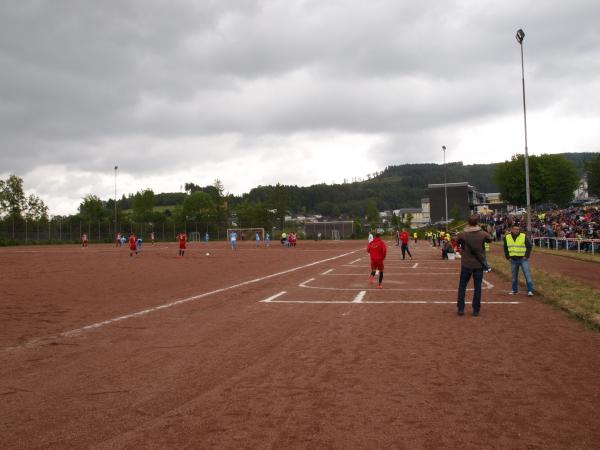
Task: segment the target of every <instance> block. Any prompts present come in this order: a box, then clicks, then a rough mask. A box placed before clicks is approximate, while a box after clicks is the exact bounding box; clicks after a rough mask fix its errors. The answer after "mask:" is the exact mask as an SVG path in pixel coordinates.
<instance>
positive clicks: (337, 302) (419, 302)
mask: <svg viewBox="0 0 600 450" xmlns="http://www.w3.org/2000/svg"><path fill="white" fill-rule="evenodd" d="M263 301H264V300H263ZM269 303H304V304H306V303H309V304H310V303H314V304H319V305H324V304H329V305H352V304H360V305H369V304H371V305H385V304H396V305H456V300H454V301H438V300H382V301H377V300H367V301H360V302H356V301H354V300H353V301H348V300H272V301H270V302H269ZM481 304H482V305H520V304H521V302H494V301H490V302H485V301H482V302H481Z"/></svg>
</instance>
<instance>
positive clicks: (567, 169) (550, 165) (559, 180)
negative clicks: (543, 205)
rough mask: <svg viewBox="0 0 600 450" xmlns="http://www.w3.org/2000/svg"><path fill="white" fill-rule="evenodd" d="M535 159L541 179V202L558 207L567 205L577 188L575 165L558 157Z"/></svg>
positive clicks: (539, 157)
mask: <svg viewBox="0 0 600 450" xmlns="http://www.w3.org/2000/svg"><path fill="white" fill-rule="evenodd" d="M537 158H538V163H539V166H540V175H541V177H542V185H543V193H542V197H543V201H545V202H552V203H556V204H557V205H559V206H566V205H568V204H569V202H570V201H571V200H573V195H574V191H575V189H577V186H579V175H578V174H577V168H576V167H575V164H573V163H572V162H571V161H569V160H567V159H566V158H565V157H563V156H560V155H541V156H538V157H537Z"/></svg>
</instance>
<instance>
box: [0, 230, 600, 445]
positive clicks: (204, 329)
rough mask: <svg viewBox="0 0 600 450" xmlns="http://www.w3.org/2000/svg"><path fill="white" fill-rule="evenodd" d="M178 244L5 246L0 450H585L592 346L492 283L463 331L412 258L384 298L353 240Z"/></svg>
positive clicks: (429, 252)
mask: <svg viewBox="0 0 600 450" xmlns="http://www.w3.org/2000/svg"><path fill="white" fill-rule="evenodd" d="M190 247H191V248H190V249H189V250H188V253H187V254H186V256H185V257H183V258H179V257H178V256H177V248H176V246H175V245H174V244H171V245H165V244H160V245H155V246H154V247H150V246H148V247H146V248H144V249H143V251H142V252H141V254H140V255H138V256H137V257H133V258H130V257H129V255H128V252H127V251H126V250H125V249H116V248H112V247H109V246H93V247H90V248H88V249H86V250H84V249H80V248H78V247H28V248H25V247H21V248H10V249H2V250H0V271H1V273H2V280H1V283H0V320H1V322H0V362H1V364H0V399H1V401H0V442H2V447H3V448H48V447H52V448H75V447H92V448H106V449H108V448H182V447H189V448H392V447H393V448H440V447H446V448H531V447H533V448H594V447H597V446H598V442H600V421H598V417H600V390H599V389H598V386H599V385H600V334H598V333H595V332H590V331H587V330H585V329H584V327H583V326H582V325H581V324H580V323H578V322H574V321H571V320H569V319H568V318H567V317H566V316H565V315H564V314H562V313H560V312H559V311H556V310H554V309H552V308H551V307H549V306H547V305H544V304H542V303H540V302H538V301H536V300H535V298H534V299H529V298H527V297H526V296H524V295H518V296H516V297H513V296H509V295H507V292H508V291H509V290H510V286H509V283H507V282H505V281H502V280H500V279H498V278H496V277H495V276H494V274H493V272H492V274H490V276H487V275H486V278H485V279H486V281H487V283H486V284H485V286H484V288H485V289H484V294H483V299H484V302H483V304H482V310H481V312H482V315H481V316H480V317H472V316H471V315H470V309H468V314H467V315H465V316H464V317H458V316H457V315H456V306H455V299H456V288H457V284H458V270H459V264H460V263H459V262H457V261H454V262H453V261H446V262H443V261H441V260H440V259H439V253H438V252H437V251H436V250H435V249H432V248H431V247H429V246H428V245H427V244H425V243H422V242H421V243H419V244H418V245H416V246H414V245H413V246H412V248H411V250H412V251H413V256H414V259H413V260H412V261H401V260H400V256H399V251H398V248H397V247H394V246H390V250H389V254H388V258H387V259H386V270H385V278H384V289H382V290H376V289H374V287H373V286H370V285H369V283H368V271H369V269H368V267H367V264H368V261H367V259H366V258H365V253H364V247H365V246H364V245H363V244H362V243H356V242H341V243H336V242H324V243H315V242H301V243H300V245H299V247H297V248H294V249H287V248H281V247H280V246H279V245H278V244H277V245H276V246H274V247H272V248H270V249H264V248H261V249H254V248H253V247H252V245H251V244H250V243H243V244H242V245H241V248H240V250H239V251H237V252H235V253H234V252H233V251H231V250H230V249H229V248H228V247H227V246H226V245H225V244H223V243H213V244H210V245H209V246H204V245H202V244H192V245H191V246H190ZM207 251H208V252H210V256H205V252H207ZM540 256H543V257H546V255H536V256H535V257H534V258H539V257H540ZM557 259H559V260H560V261H561V263H562V262H564V261H566V262H567V263H568V264H571V261H568V260H565V259H563V258H557ZM536 261H541V259H534V260H533V261H532V263H533V264H536ZM574 263H579V262H578V261H574ZM544 264H545V263H544ZM553 264H554V263H553ZM556 264H559V263H556ZM544 270H547V268H546V267H544ZM561 270H562V269H561ZM470 292H471V291H469V294H468V295H470ZM515 301H516V302H518V303H510V302H515Z"/></svg>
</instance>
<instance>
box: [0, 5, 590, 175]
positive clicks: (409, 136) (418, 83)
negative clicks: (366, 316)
mask: <svg viewBox="0 0 600 450" xmlns="http://www.w3.org/2000/svg"><path fill="white" fill-rule="evenodd" d="M598 23H600V8H599V7H598V6H597V3H596V2H594V1H592V0H585V1H584V0H575V1H570V2H568V3H566V2H564V1H555V0H552V1H518V2H517V1H509V2H493V3H491V2H478V1H461V0H456V1H452V2H436V1H433V0H429V1H424V2H407V1H397V0H374V1H371V2H360V1H350V0H346V1H342V0H332V1H327V2H323V1H316V0H314V1H313V0H306V1H302V0H297V1H279V2H278V1H266V0H265V1H250V0H239V1H208V0H207V1H151V0H148V1H141V0H140V1H126V2H116V3H115V2H82V1H74V0H73V1H65V0H58V1H42V0H37V1H33V0H32V1H23V2H3V3H2V5H1V6H0V65H1V66H2V70H1V71H0V133H1V135H2V142H1V144H0V145H1V151H0V174H2V173H8V172H18V173H23V174H24V173H27V171H30V170H32V169H33V168H35V167H38V166H45V165H48V166H50V165H52V166H54V167H64V168H66V170H69V171H73V172H75V171H77V170H86V171H92V172H94V171H99V172H101V171H106V168H107V167H109V168H110V167H112V165H113V164H114V162H115V161H116V160H119V161H125V163H126V165H128V166H131V167H135V170H136V171H137V173H139V174H144V173H148V174H159V173H162V172H164V171H166V170H168V169H167V168H169V169H171V170H175V169H177V168H178V167H181V166H186V165H187V166H189V165H191V164H194V163H197V164H199V163H202V162H206V161H220V160H222V158H223V157H224V152H226V154H227V155H228V156H230V157H235V156H239V155H243V154H244V152H245V151H247V148H249V147H250V148H255V149H258V148H260V145H261V143H262V142H264V140H265V139H269V138H273V139H277V138H280V139H281V140H282V142H285V141H286V139H288V137H289V136H293V135H296V134H304V135H307V136H310V135H311V134H314V135H315V136H323V133H331V134H332V135H335V134H336V133H344V134H352V133H358V134H361V135H373V136H377V137H378V138H381V139H383V141H384V142H386V143H385V144H382V145H378V146H377V149H376V151H374V152H373V154H374V155H376V157H377V158H378V161H380V162H381V164H384V163H388V162H390V161H394V158H396V156H397V155H398V153H399V152H404V153H402V157H401V159H402V160H403V161H409V160H412V161H423V160H427V159H429V158H431V159H434V158H437V153H435V152H433V153H430V152H428V151H427V150H424V149H423V148H422V147H424V148H433V147H435V148H437V147H438V145H437V144H436V140H437V139H439V138H440V137H441V136H443V134H446V135H448V134H449V133H452V130H461V129H464V128H465V127H471V126H472V125H473V124H474V123H480V122H482V121H486V120H489V121H493V120H496V119H498V118H502V117H505V116H507V115H514V114H518V113H519V107H520V99H521V97H520V95H521V91H520V88H521V87H520V76H521V73H520V53H519V48H518V45H517V43H516V41H515V39H514V34H515V31H516V29H517V28H519V27H523V28H524V29H525V31H526V34H527V35H526V40H525V44H526V46H525V52H526V76H527V82H528V102H529V105H530V108H531V111H532V113H533V112H535V111H536V110H538V111H541V110H544V109H552V108H555V109H556V108H558V109H559V110H560V111H562V112H564V114H572V115H584V116H586V117H590V116H592V117H594V116H598V115H599V114H600V111H599V109H600V107H599V106H598V98H597V94H595V93H593V92H592V91H593V88H597V87H598V82H597V73H598V71H599V69H600V44H599V43H600V32H599V31H598V30H599V27H598V26H597V24H598ZM597 91H598V90H597V89H596V90H595V92H597ZM273 148H278V147H277V146H273ZM572 150H593V149H588V148H586V149H572ZM263 151H264V152H267V153H268V152H269V151H271V150H269V148H266V149H263ZM272 151H278V150H272ZM166 154H177V155H178V161H185V163H179V162H173V163H172V164H170V165H165V164H164V156H165V155H166Z"/></svg>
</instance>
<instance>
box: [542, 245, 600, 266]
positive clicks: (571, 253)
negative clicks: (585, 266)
mask: <svg viewBox="0 0 600 450" xmlns="http://www.w3.org/2000/svg"><path fill="white" fill-rule="evenodd" d="M534 251H535V252H540V253H547V254H548V255H555V256H562V257H563V258H570V259H578V260H580V261H589V262H594V263H597V264H600V252H595V253H594V255H592V254H591V253H577V251H576V250H551V249H549V248H543V247H535V248H534Z"/></svg>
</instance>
